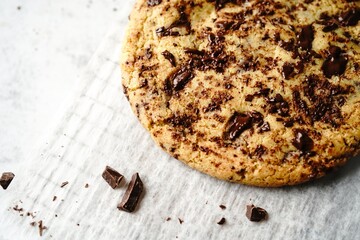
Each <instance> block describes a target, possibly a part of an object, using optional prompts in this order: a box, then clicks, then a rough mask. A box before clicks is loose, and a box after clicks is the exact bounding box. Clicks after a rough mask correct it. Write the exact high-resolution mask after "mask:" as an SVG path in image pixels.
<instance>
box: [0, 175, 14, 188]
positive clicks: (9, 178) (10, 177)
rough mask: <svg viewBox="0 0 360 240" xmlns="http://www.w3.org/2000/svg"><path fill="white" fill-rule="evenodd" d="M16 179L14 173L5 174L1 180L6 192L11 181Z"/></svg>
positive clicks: (0, 183)
mask: <svg viewBox="0 0 360 240" xmlns="http://www.w3.org/2000/svg"><path fill="white" fill-rule="evenodd" d="M14 177H15V174H13V173H12V172H4V173H3V174H2V175H1V178H0V185H1V187H2V188H3V189H4V190H6V189H7V188H8V187H9V185H10V183H11V181H12V180H13V179H14Z"/></svg>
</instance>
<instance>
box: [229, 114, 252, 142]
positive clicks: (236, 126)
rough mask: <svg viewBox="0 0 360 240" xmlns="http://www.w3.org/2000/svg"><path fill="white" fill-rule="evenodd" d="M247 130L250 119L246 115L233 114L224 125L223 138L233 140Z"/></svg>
mask: <svg viewBox="0 0 360 240" xmlns="http://www.w3.org/2000/svg"><path fill="white" fill-rule="evenodd" d="M249 128H251V118H250V117H249V116H248V115H246V114H243V113H238V112H235V113H234V114H233V116H232V117H231V118H230V119H229V121H228V122H227V124H226V127H225V129H226V130H225V133H224V138H225V139H228V140H235V139H236V138H237V137H239V136H240V134H241V133H243V132H244V131H245V130H247V129H249Z"/></svg>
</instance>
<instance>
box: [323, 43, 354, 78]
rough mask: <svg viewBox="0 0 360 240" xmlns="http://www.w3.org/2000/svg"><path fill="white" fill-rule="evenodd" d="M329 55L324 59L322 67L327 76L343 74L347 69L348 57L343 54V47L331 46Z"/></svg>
mask: <svg viewBox="0 0 360 240" xmlns="http://www.w3.org/2000/svg"><path fill="white" fill-rule="evenodd" d="M329 53H330V54H329V56H328V57H327V58H326V60H325V61H324V63H323V65H322V67H321V69H322V70H323V73H324V75H325V76H326V77H327V78H331V77H332V76H334V75H336V76H339V75H341V74H343V73H344V72H345V70H346V64H347V62H348V59H347V58H346V57H345V56H344V55H343V51H342V50H341V48H339V47H336V46H330V48H329Z"/></svg>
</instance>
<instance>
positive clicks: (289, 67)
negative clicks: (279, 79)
mask: <svg viewBox="0 0 360 240" xmlns="http://www.w3.org/2000/svg"><path fill="white" fill-rule="evenodd" d="M293 73H294V65H293V64H291V63H284V65H283V68H282V71H281V74H282V76H283V77H284V78H285V79H286V80H289V79H290V77H292V76H293Z"/></svg>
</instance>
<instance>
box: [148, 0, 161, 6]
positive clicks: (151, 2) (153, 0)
mask: <svg viewBox="0 0 360 240" xmlns="http://www.w3.org/2000/svg"><path fill="white" fill-rule="evenodd" d="M161 1H162V0H147V5H148V6H149V7H153V6H156V5H159V4H160V3H161Z"/></svg>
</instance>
